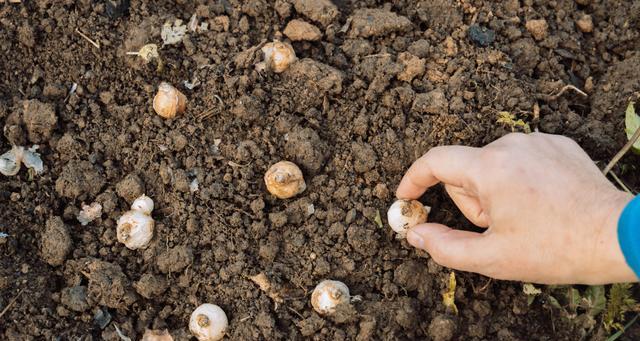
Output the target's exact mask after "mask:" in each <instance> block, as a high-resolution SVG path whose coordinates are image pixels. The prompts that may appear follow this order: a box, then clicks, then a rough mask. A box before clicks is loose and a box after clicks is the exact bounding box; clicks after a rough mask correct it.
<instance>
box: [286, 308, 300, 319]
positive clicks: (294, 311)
mask: <svg viewBox="0 0 640 341" xmlns="http://www.w3.org/2000/svg"><path fill="white" fill-rule="evenodd" d="M287 309H289V310H290V311H292V312H293V313H294V314H296V315H298V317H300V318H301V319H303V320H304V316H302V314H300V313H299V312H298V311H296V310H295V309H293V308H291V307H287Z"/></svg>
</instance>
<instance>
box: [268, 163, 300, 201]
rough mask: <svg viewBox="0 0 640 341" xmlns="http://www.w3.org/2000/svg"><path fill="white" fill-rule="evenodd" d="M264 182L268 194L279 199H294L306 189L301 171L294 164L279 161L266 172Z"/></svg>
mask: <svg viewBox="0 0 640 341" xmlns="http://www.w3.org/2000/svg"><path fill="white" fill-rule="evenodd" d="M264 182H265V184H266V185H267V190H268V191H269V193H271V194H273V195H275V196H276V197H278V198H280V199H288V198H291V197H294V196H296V195H298V194H300V193H302V192H304V190H305V189H307V184H306V183H305V182H304V177H303V176H302V171H301V170H300V168H299V167H298V166H296V164H295V163H293V162H289V161H280V162H278V163H276V164H274V165H273V166H271V167H270V168H269V170H267V173H266V174H265V175H264Z"/></svg>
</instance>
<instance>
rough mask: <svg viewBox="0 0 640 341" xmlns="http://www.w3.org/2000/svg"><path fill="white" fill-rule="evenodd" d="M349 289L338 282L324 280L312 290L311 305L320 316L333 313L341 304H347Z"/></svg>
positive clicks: (349, 297)
mask: <svg viewBox="0 0 640 341" xmlns="http://www.w3.org/2000/svg"><path fill="white" fill-rule="evenodd" d="M350 299H351V296H349V287H347V285H346V284H344V283H342V282H340V281H333V280H324V281H322V282H320V283H318V285H316V287H315V289H313V293H312V294H311V305H312V306H313V309H314V310H315V311H316V312H318V314H320V315H331V314H333V313H335V311H336V307H337V306H338V305H339V304H341V303H349V301H350Z"/></svg>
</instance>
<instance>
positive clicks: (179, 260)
mask: <svg viewBox="0 0 640 341" xmlns="http://www.w3.org/2000/svg"><path fill="white" fill-rule="evenodd" d="M192 262H193V251H192V250H191V248H190V247H188V246H184V245H180V246H176V247H174V248H171V249H168V250H166V251H164V252H163V253H162V254H160V255H159V256H158V261H157V263H158V270H160V271H161V272H162V273H170V272H180V271H182V270H183V269H184V268H186V267H187V266H188V265H189V264H191V263H192Z"/></svg>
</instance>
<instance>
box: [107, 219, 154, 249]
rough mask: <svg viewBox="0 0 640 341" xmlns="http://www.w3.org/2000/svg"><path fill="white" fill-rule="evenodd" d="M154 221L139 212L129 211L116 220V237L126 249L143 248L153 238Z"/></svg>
mask: <svg viewBox="0 0 640 341" xmlns="http://www.w3.org/2000/svg"><path fill="white" fill-rule="evenodd" d="M153 226H154V221H153V218H151V216H149V215H148V214H145V213H143V212H141V211H136V210H131V211H128V212H126V213H125V214H123V215H122V216H121V217H120V219H118V226H117V228H116V236H117V238H118V241H119V242H121V243H123V244H124V245H125V246H126V247H127V248H128V249H131V250H135V249H140V248H145V247H147V246H148V245H149V242H150V241H151V239H152V238H153Z"/></svg>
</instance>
